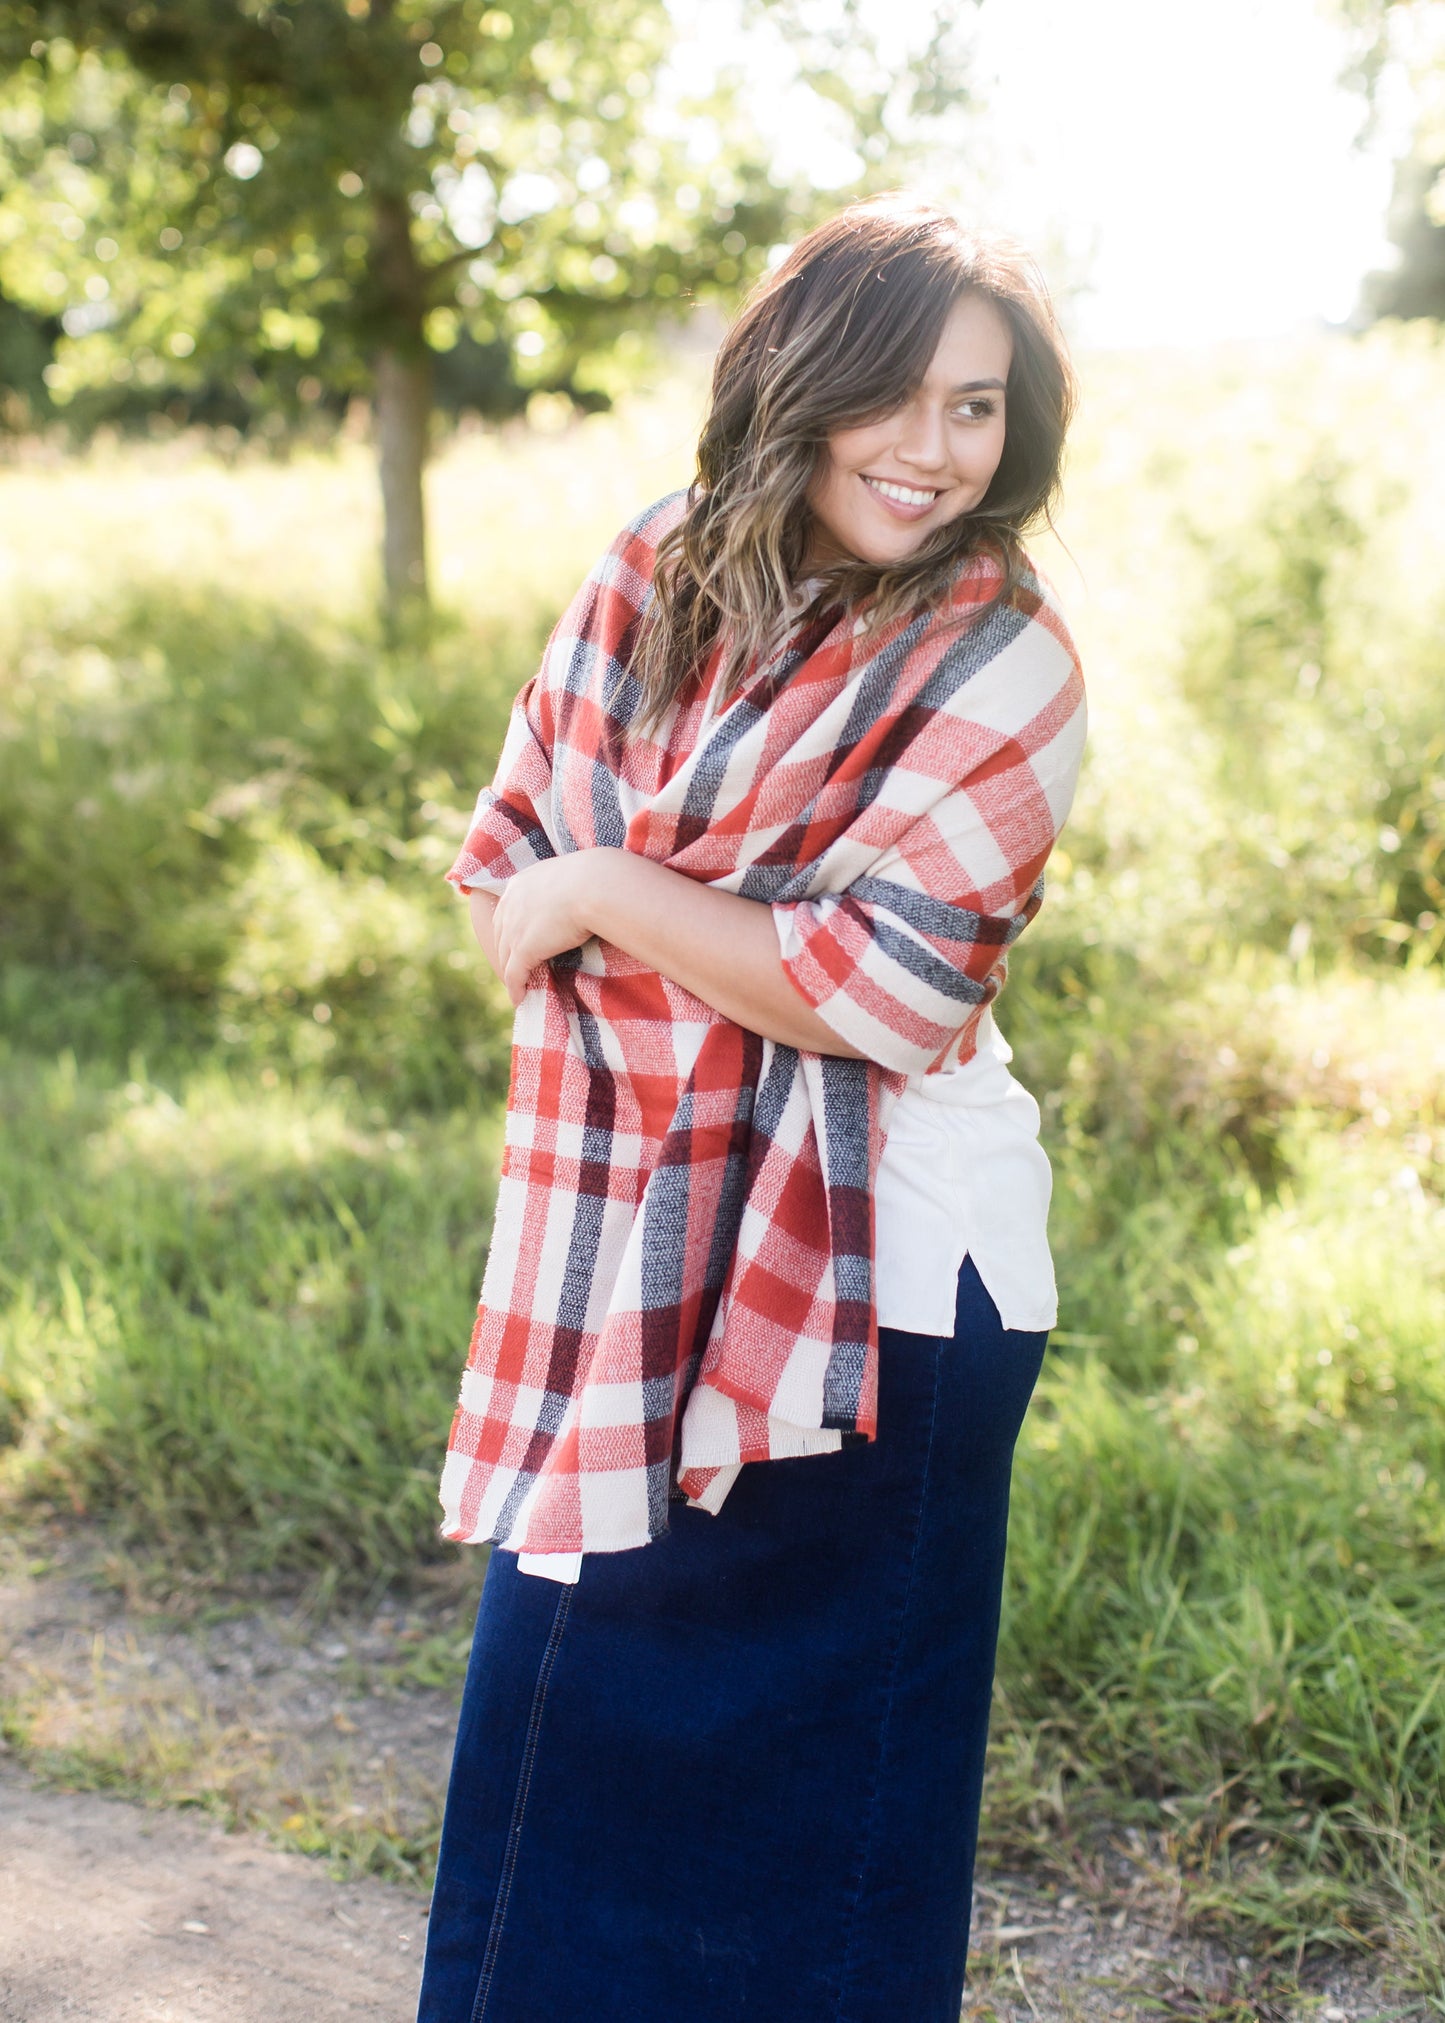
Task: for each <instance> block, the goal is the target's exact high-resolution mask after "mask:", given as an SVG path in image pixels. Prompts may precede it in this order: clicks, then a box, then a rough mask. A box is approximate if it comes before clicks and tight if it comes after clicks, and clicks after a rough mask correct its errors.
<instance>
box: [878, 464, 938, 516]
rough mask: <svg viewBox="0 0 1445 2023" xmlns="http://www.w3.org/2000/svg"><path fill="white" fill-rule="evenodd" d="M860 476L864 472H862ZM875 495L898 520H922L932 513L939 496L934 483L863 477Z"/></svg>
mask: <svg viewBox="0 0 1445 2023" xmlns="http://www.w3.org/2000/svg"><path fill="white" fill-rule="evenodd" d="M859 475H860V476H862V475H863V474H862V473H861V472H860V473H859ZM863 483H864V484H865V485H866V486H867V487H868V489H869V491H870V492H871V493H872V494H873V497H874V498H875V499H877V500H878V501H879V503H880V504H881V505H882V506H883V507H884V508H885V509H886V510H887V511H888V512H889V513H891V514H892V515H893V517H894V518H895V519H898V520H921V519H923V517H924V516H925V514H927V513H931V512H932V510H933V508H934V506H935V505H936V504H937V501H938V498H939V492H938V488H937V487H936V486H934V485H900V484H895V483H894V481H893V480H892V479H891V478H869V477H863Z"/></svg>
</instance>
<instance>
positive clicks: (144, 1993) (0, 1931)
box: [0, 1533, 1425, 2023]
mask: <svg viewBox="0 0 1445 2023" xmlns="http://www.w3.org/2000/svg"><path fill="white" fill-rule="evenodd" d="M478 1571H479V1569H478V1568H477V1566H476V1565H475V1563H474V1562H473V1563H468V1564H467V1566H465V1567H464V1568H463V1569H461V1570H460V1571H459V1572H457V1573H456V1574H454V1575H450V1576H443V1577H442V1578H440V1579H439V1580H438V1582H437V1583H436V1585H435V1586H434V1588H433V1589H431V1590H429V1591H423V1592H421V1593H419V1594H413V1595H411V1596H409V1597H408V1598H406V1599H404V1600H398V1599H396V1598H394V1597H393V1598H386V1597H381V1598H379V1599H378V1600H377V1601H376V1603H375V1604H374V1605H373V1606H372V1607H371V1608H370V1609H368V1610H365V1611H352V1612H351V1613H349V1614H343V1613H338V1612H336V1611H334V1610H333V1611H331V1612H330V1613H327V1614H322V1613H321V1612H319V1611H317V1610H316V1609H315V1608H313V1607H310V1606H308V1605H307V1603H306V1602H305V1600H304V1599H302V1600H298V1599H296V1598H294V1597H293V1598H289V1599H288V1598H286V1597H284V1596H279V1595H275V1594H272V1595H266V1594H263V1593H258V1594H256V1595H254V1596H249V1597H247V1596H238V1595H235V1594H232V1595H229V1596H225V1597H218V1596H217V1595H216V1594H215V1593H214V1592H213V1591H212V1590H210V1589H208V1588H206V1587H205V1586H204V1585H199V1586H197V1587H195V1588H194V1589H188V1588H187V1587H185V1586H184V1585H173V1584H170V1583H169V1582H168V1581H167V1580H166V1579H165V1578H164V1577H163V1576H161V1575H159V1574H158V1572H157V1569H156V1568H154V1567H153V1566H152V1567H139V1568H138V1567H135V1566H132V1565H129V1564H127V1563H126V1562H124V1561H121V1560H117V1559H116V1558H114V1557H110V1558H104V1559H102V1558H97V1556H96V1554H95V1551H94V1549H93V1548H90V1549H87V1548H86V1547H85V1546H84V1545H83V1544H81V1545H80V1546H77V1545H76V1543H75V1541H74V1540H73V1538H71V1537H67V1536H66V1535H65V1534H63V1533H62V1534H57V1536H56V1537H54V1538H52V1539H48V1540H34V1539H31V1540H27V1541H26V1544H25V1549H24V1550H23V1551H22V1550H16V1549H14V1548H13V1546H12V1549H11V1550H10V1551H9V1552H8V1553H7V1554H4V1555H3V1556H0V1718H3V1722H4V1726H5V1729H6V1731H7V1732H8V1734H9V1737H10V1745H9V1749H8V1753H7V1754H6V1755H5V1762H4V1764H3V1765H0V1906H3V1911H0V2023H48V2019H50V2018H60V2017H75V2018H98V2019H100V2018H103V2019H105V2023H141V2019H146V2023H149V2019H158V2023H159V2019H167V2023H213V2019H214V2023H233V2019H234V2023H241V2019H251V2018H255V2019H257V2023H261V2019H265V2023H287V2019H289V2018H291V2017H295V2018H297V2019H304V2023H330V2019H332V2018H337V2019H340V2018H342V2017H352V2018H357V2019H361V2023H368V2019H375V2023H382V2019H396V2023H407V2019H409V2018H410V2016H411V2013H412V2005H413V2002H414V1998H415V1991H416V1981H417V1974H418V1968H419V1963H420V1954H421V1950H422V1947H423V1943H424V1933H425V1907H426V1895H425V1890H424V1888H423V1881H424V1878H425V1876H426V1874H427V1873H429V1867H430V1859H431V1856H432V1854H433V1852H434V1848H435V1841H436V1834H437V1829H438V1825H439V1822H440V1811H441V1798H442V1791H443V1788H444V1780H445V1774H446V1764H447V1758H448V1755H449V1751H450V1745H451V1734H452V1729H453V1726H454V1723H455V1713H456V1701H457V1696H458V1694H459V1691H460V1683H461V1674H462V1669H463V1665H464V1660H465V1654H466V1648H467V1640H468V1634H469V1631H470V1625H471V1617H472V1613H473V1611H474V1607H475V1592H476V1579H477V1574H478ZM4 1752H5V1745H4V1744H3V1743H0V1753H4ZM32 1778H38V1779H39V1780H40V1782H39V1783H36V1782H33V1781H32ZM75 1785H88V1786H99V1787H100V1789H99V1790H95V1789H91V1790H75V1789H67V1788H65V1787H67V1786H75ZM106 1791H110V1792H114V1793H119V1794H123V1795H124V1797H126V1798H129V1799H132V1800H134V1799H141V1800H144V1801H145V1804H144V1805H143V1806H142V1805H136V1804H134V1803H130V1804H128V1803H124V1802H122V1798H121V1797H118V1796H106V1795H104V1793H105V1792H106ZM177 1806H184V1807H189V1808H193V1809H194V1808H199V1809H201V1810H202V1811H203V1812H205V1813H208V1814H209V1815H210V1819H209V1820H207V1819H205V1818H198V1817H197V1816H196V1814H195V1810H192V1811H191V1812H190V1813H189V1815H188V1814H186V1813H183V1812H178V1811H176V1810H174V1809H169V1810H167V1809H162V1808H175V1807H177ZM227 1829H231V1830H230V1831H227ZM278 1843H279V1845H278ZM298 1850H299V1851H298ZM308 1854H312V1855H324V1856H326V1857H327V1858H328V1860H329V1861H330V1862H331V1863H332V1864H333V1865H336V1866H338V1867H340V1868H341V1869H342V1870H344V1871H345V1872H348V1873H350V1874H352V1875H354V1876H358V1877H359V1878H360V1879H358V1880H355V1881H349V1882H337V1881H334V1880H333V1879H332V1875H331V1873H329V1871H328V1867H327V1865H326V1864H325V1863H323V1862H321V1861H317V1860H308V1859H307V1858H306V1856H307V1855H308ZM1111 1860H1112V1867H1111V1868H1110V1870H1109V1874H1108V1880H1107V1883H1106V1884H1105V1885H1103V1886H1101V1887H1100V1888H1099V1889H1096V1890H1095V1891H1093V1892H1092V1893H1089V1892H1081V1891H1078V1890H1076V1889H1074V1888H1071V1887H1070V1886H1069V1884H1068V1883H1067V1882H1066V1881H1065V1880H1064V1879H1063V1878H1062V1876H1061V1877H1059V1878H1051V1877H1049V1876H1033V1875H1030V1876H1021V1875H1011V1874H1006V1873H1000V1872H999V1871H998V1870H997V1869H993V1870H991V1871H989V1872H987V1873H985V1874H983V1875H982V1876H981V1877H980V1887H979V1892H978V1898H977V1903H976V1909H975V1925H974V1933H975V1953H974V1957H973V1960H972V1962H971V1966H970V1992H969V1996H968V2000H967V2002H966V2003H965V2006H964V2023H1129V2019H1136V2018H1140V2017H1145V2016H1149V2015H1154V2016H1159V2015H1165V2016H1174V2017H1179V2018H1190V2017H1192V2018H1197V2019H1200V2023H1205V2019H1208V2023H1295V2019H1299V2023H1386V2019H1399V2023H1404V2019H1406V2018H1414V2017H1418V2016H1422V2015H1423V2014H1424V2013H1425V2012H1424V2010H1423V2009H1422V2008H1421V2007H1420V2006H1419V2005H1417V2004H1415V2003H1412V2002H1410V2001H1408V2000H1401V1998H1400V1997H1398V1996H1394V1997H1391V1996H1389V1995H1387V1994H1386V1992H1385V1986H1384V1983H1385V1979H1386V1972H1387V1963H1384V1962H1381V1961H1379V1960H1377V1959H1376V1960H1370V1959H1364V1960H1361V1959H1358V1958H1357V1959H1335V1960H1329V1961H1325V1962H1319V1963H1315V1964H1314V1965H1312V1966H1308V1967H1307V1968H1306V1971H1305V1973H1304V1975H1303V1976H1302V1978H1301V1979H1299V1980H1296V1979H1295V1977H1294V1976H1293V1975H1284V1974H1282V1972H1281V1971H1280V1965H1279V1963H1273V1964H1271V1963H1268V1962H1264V1961H1260V1960H1256V1959H1251V1958H1250V1957H1249V1956H1248V1955H1247V1954H1245V1953H1243V1952H1240V1951H1238V1950H1237V1949H1228V1948H1226V1947H1224V1946H1222V1945H1220V1944H1218V1943H1214V1942H1211V1941H1209V1940H1207V1939H1204V1938H1201V1937H1198V1936H1194V1935H1191V1934H1189V1933H1188V1932H1184V1931H1181V1930H1179V1929H1177V1928H1176V1926H1175V1924H1174V1923H1173V1922H1172V1921H1171V1912H1170V1905H1169V1901H1168V1898H1167V1893H1165V1894H1161V1892H1160V1891H1159V1889H1158V1888H1157V1887H1156V1886H1153V1885H1151V1883H1150V1880H1149V1877H1148V1873H1147V1864H1142V1863H1141V1864H1138V1865H1134V1864H1131V1862H1130V1861H1129V1860H1128V1858H1127V1857H1126V1856H1124V1855H1123V1854H1118V1855H1117V1856H1115V1857H1111ZM367 1872H369V1873H367ZM1101 1873H1102V1871H1101ZM378 1875H380V1876H384V1877H386V1878H388V1879H387V1880H378V1879H377V1878H378ZM12 1907H13V1908H12ZM539 2023H542V2019H539Z"/></svg>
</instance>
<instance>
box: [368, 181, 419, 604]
mask: <svg viewBox="0 0 1445 2023" xmlns="http://www.w3.org/2000/svg"><path fill="white" fill-rule="evenodd" d="M371 259H372V282H373V286H374V288H375V291H376V300H377V307H378V311H379V316H378V324H379V330H378V335H379V339H380V341H379V343H378V346H377V352H376V366H375V373H376V447H377V456H378V459H379V461H380V465H381V506H382V517H383V534H382V574H383V579H384V582H385V586H386V616H387V622H388V624H389V625H390V626H391V628H392V630H393V631H395V630H396V628H397V626H398V625H399V624H400V623H401V621H402V619H403V617H404V615H405V614H406V613H407V612H408V611H414V612H424V611H425V610H426V607H427V575H426V505H425V501H424V499H423V497H422V473H423V472H424V470H425V469H426V458H427V447H428V437H429V435H430V430H431V397H432V377H431V353H430V352H429V351H428V350H427V346H426V339H425V337H424V335H423V333H422V325H423V323H424V321H425V318H426V307H427V276H426V273H425V271H424V270H423V268H422V266H421V263H420V262H419V261H418V259H417V257H416V248H415V246H414V245H413V244H412V237H411V211H410V209H409V208H408V206H407V203H406V200H405V198H403V197H401V196H397V195H393V194H384V195H382V196H380V197H378V199H377V205H376V230H375V236H374V238H373V240H372V249H371Z"/></svg>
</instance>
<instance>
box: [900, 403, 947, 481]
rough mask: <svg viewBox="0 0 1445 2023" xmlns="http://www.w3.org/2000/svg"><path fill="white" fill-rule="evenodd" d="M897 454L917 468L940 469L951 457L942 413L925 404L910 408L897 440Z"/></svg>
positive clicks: (906, 462) (904, 461)
mask: <svg viewBox="0 0 1445 2023" xmlns="http://www.w3.org/2000/svg"><path fill="white" fill-rule="evenodd" d="M893 454H894V455H895V456H896V457H897V458H898V460H899V462H900V463H905V464H911V465H913V467H914V469H915V470H925V471H936V470H938V469H939V468H940V467H941V466H942V465H943V464H944V462H945V461H946V460H947V445H946V438H945V435H944V426H943V415H942V414H941V412H940V411H939V410H938V409H937V408H931V407H925V406H924V405H923V404H922V403H919V404H918V405H917V406H910V407H909V408H907V409H906V410H905V412H904V415H903V418H902V423H901V426H900V428H899V431H898V434H897V436H896V438H895V439H894V443H893Z"/></svg>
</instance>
